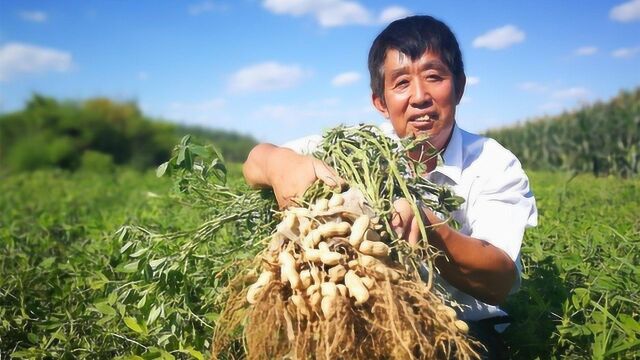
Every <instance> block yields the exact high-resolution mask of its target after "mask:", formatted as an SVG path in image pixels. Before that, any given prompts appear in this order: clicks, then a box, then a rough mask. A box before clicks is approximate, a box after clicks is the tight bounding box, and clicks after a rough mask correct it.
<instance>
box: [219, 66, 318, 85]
mask: <svg viewBox="0 0 640 360" xmlns="http://www.w3.org/2000/svg"><path fill="white" fill-rule="evenodd" d="M305 76H306V72H305V71H304V70H303V69H302V68H301V67H300V66H298V65H283V64H279V63H277V62H265V63H261V64H256V65H251V66H248V67H246V68H243V69H240V70H238V71H236V72H235V73H234V74H233V75H231V79H230V80H229V90H230V91H232V92H256V91H270V90H280V89H288V88H292V87H294V86H296V85H298V84H299V83H300V81H302V79H303V78H304V77H305Z"/></svg>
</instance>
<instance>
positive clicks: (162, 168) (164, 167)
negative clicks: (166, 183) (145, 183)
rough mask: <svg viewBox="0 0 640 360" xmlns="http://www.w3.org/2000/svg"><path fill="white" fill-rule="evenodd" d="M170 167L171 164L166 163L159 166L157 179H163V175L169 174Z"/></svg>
mask: <svg viewBox="0 0 640 360" xmlns="http://www.w3.org/2000/svg"><path fill="white" fill-rule="evenodd" d="M168 166H169V162H168V161H167V162H164V163H162V164H161V165H160V166H158V169H156V176H157V177H162V175H164V173H165V172H167V167H168Z"/></svg>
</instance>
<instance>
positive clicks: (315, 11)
mask: <svg viewBox="0 0 640 360" xmlns="http://www.w3.org/2000/svg"><path fill="white" fill-rule="evenodd" d="M262 6H264V7H265V8H266V9H267V10H269V11H271V12H273V13H275V14H280V15H291V16H302V15H310V16H313V17H315V19H316V21H318V23H319V24H320V25H321V26H323V27H336V26H344V25H353V24H358V25H365V24H370V23H372V20H371V19H372V16H371V14H370V12H369V11H368V10H367V9H366V8H365V7H364V6H362V5H361V4H360V3H358V2H355V1H346V0H264V1H263V2H262Z"/></svg>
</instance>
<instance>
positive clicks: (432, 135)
mask: <svg viewBox="0 0 640 360" xmlns="http://www.w3.org/2000/svg"><path fill="white" fill-rule="evenodd" d="M383 68H384V98H383V99H382V98H380V97H378V96H375V95H374V96H373V104H374V106H375V107H376V109H378V110H379V111H380V112H381V113H382V115H383V116H385V117H386V118H388V119H390V121H391V124H392V125H393V128H394V130H395V132H396V134H397V135H398V136H399V137H405V136H411V135H413V136H415V137H428V139H429V142H430V143H431V144H432V145H433V146H434V147H435V148H436V149H437V150H441V149H443V148H444V146H446V144H447V141H448V140H449V135H450V134H451V131H452V129H453V124H454V119H455V114H456V105H458V103H459V102H460V98H462V93H463V90H464V78H463V79H461V80H460V81H459V83H458V84H456V83H455V79H454V76H453V73H452V72H451V71H450V70H449V68H448V67H447V65H446V64H445V63H444V62H443V61H442V60H441V59H440V56H439V55H437V54H434V53H432V52H428V51H427V52H425V53H424V54H422V56H421V57H420V58H418V59H417V60H416V61H412V60H411V58H410V57H408V56H406V55H404V54H402V53H401V52H399V51H397V50H395V49H389V50H387V54H386V58H385V61H384V65H383ZM456 85H458V87H459V91H457V92H456Z"/></svg>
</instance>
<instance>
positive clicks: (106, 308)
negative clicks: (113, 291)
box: [93, 302, 116, 316]
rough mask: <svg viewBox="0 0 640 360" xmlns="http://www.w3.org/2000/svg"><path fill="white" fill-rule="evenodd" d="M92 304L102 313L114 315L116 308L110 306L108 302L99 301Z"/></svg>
mask: <svg viewBox="0 0 640 360" xmlns="http://www.w3.org/2000/svg"><path fill="white" fill-rule="evenodd" d="M93 306H95V307H96V309H97V310H98V311H99V312H101V313H102V314H104V315H111V316H114V315H116V310H115V309H114V308H112V307H111V306H109V304H107V303H104V302H101V303H97V304H93Z"/></svg>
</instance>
